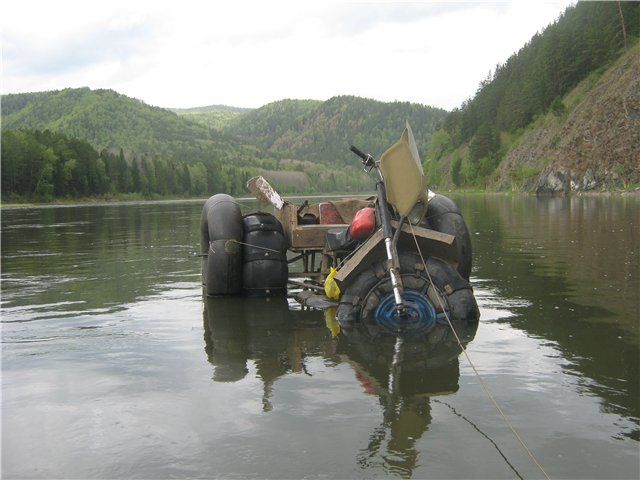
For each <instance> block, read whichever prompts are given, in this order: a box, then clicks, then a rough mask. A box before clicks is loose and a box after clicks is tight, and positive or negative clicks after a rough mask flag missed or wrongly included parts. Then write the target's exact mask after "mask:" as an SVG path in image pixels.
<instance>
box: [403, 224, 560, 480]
mask: <svg viewBox="0 0 640 480" xmlns="http://www.w3.org/2000/svg"><path fill="white" fill-rule="evenodd" d="M408 223H409V227H410V228H411V234H412V235H413V241H414V242H415V243H416V248H417V249H418V254H420V259H421V260H422V264H423V265H424V270H425V272H427V277H429V283H431V286H432V287H433V288H434V289H436V286H435V284H434V283H433V280H432V278H431V274H430V273H429V270H428V269H427V262H425V260H424V257H423V256H422V251H421V250H420V245H418V239H417V238H416V234H415V233H414V231H413V225H411V222H408ZM436 290H437V289H436ZM436 297H437V298H438V302H439V303H440V308H442V311H443V312H444V315H445V318H446V319H447V322H448V323H449V327H451V331H452V332H453V335H454V336H455V337H456V341H457V342H458V345H459V346H460V348H461V349H462V353H464V356H465V357H466V358H467V361H468V362H469V365H471V368H472V369H473V372H474V373H475V375H476V377H477V378H478V381H479V382H480V385H482V388H483V390H484V391H485V393H486V394H487V396H488V397H489V400H491V402H492V403H493V405H494V406H495V407H496V410H498V413H500V416H501V417H502V419H503V420H504V422H505V424H506V425H507V426H508V427H509V429H510V430H511V432H512V433H513V435H514V436H515V437H516V438H517V439H518V442H520V445H522V448H524V450H525V451H526V452H527V454H528V455H529V457H530V458H531V460H532V461H533V463H535V464H536V466H537V467H538V468H539V469H540V471H541V472H542V474H543V475H544V478H546V479H547V480H551V478H550V477H549V475H547V472H545V470H544V468H543V467H542V465H541V464H540V462H539V461H538V460H537V459H536V457H535V455H534V454H533V452H532V451H531V450H530V449H529V447H527V444H526V443H525V442H524V440H523V439H522V437H521V436H520V435H519V434H518V432H517V431H516V429H515V427H514V426H513V425H512V424H511V422H510V421H509V419H508V418H507V416H506V415H505V413H504V412H503V411H502V409H501V408H500V405H498V402H496V400H495V398H494V397H493V395H492V394H491V391H490V390H489V387H488V386H487V384H486V383H485V381H484V380H483V379H482V377H481V376H480V373H479V372H478V370H477V369H476V367H475V365H474V363H473V362H472V361H471V357H469V354H468V353H467V350H466V349H465V348H464V346H463V345H462V342H461V341H460V337H458V332H456V329H455V328H453V323H451V319H450V318H449V314H448V313H447V311H446V309H445V308H444V305H443V303H442V299H441V298H440V295H436Z"/></svg>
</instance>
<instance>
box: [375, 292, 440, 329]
mask: <svg viewBox="0 0 640 480" xmlns="http://www.w3.org/2000/svg"><path fill="white" fill-rule="evenodd" d="M402 300H403V301H404V304H405V306H406V307H407V314H408V316H407V317H406V318H399V317H398V315H397V314H396V302H395V299H394V297H393V293H389V294H388V295H387V296H385V297H384V298H383V299H382V301H381V302H380V304H379V305H378V308H376V312H375V320H376V322H377V323H378V325H380V326H382V327H385V328H388V329H390V330H392V331H394V332H397V331H400V330H402V331H405V332H412V331H413V332H415V331H424V330H426V329H428V328H431V327H432V326H433V325H435V323H436V317H437V315H436V309H435V307H434V306H433V303H431V301H430V300H429V298H428V297H427V296H426V295H424V294H422V293H420V292H417V291H415V290H405V291H404V293H403V294H402Z"/></svg>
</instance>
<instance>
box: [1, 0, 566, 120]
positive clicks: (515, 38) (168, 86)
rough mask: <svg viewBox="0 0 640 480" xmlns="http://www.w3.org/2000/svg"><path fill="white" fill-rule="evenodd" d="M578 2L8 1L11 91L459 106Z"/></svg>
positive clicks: (6, 64) (248, 103) (4, 15)
mask: <svg viewBox="0 0 640 480" xmlns="http://www.w3.org/2000/svg"><path fill="white" fill-rule="evenodd" d="M571 3H573V2H571V1H568V0H553V1H544V0H542V1H520V2H518V1H510V2H464V3H462V2H460V3H458V2H402V3H399V2H382V1H376V2H370V1H364V2H336V1H313V2H311V1H304V0H297V1H294V2H278V1H274V0H263V1H255V2H242V1H238V0H224V1H208V2H205V1H202V2H193V1H186V0H183V1H178V0H172V1H170V2H168V1H163V0H153V1H147V0H144V1H135V0H127V1H120V0H108V1H101V2H92V1H90V0H83V1H80V2H71V1H60V0H58V1H41V2H35V1H28V0H20V1H5V2H3V5H2V7H1V20H0V22H2V55H3V57H2V93H17V92H29V91H41V90H55V89H61V88H65V87H82V86H88V87H91V88H111V89H114V90H116V91H118V92H120V93H123V94H125V95H129V96H131V97H135V98H138V99H141V100H143V101H145V102H147V103H150V104H152V105H157V106H161V107H193V106H203V105H212V104H225V105H233V106H239V107H258V106H260V105H264V104H265V103H268V102H271V101H274V100H279V99H282V98H314V99H318V100H326V99H327V98H330V97H332V96H334V95H358V96H362V97H370V98H375V99H378V100H383V101H393V100H402V101H405V100H406V101H411V102H418V103H423V104H426V105H433V106H437V107H442V108H446V109H452V108H454V107H458V106H460V104H461V103H462V102H463V101H464V100H465V99H466V98H469V97H470V96H472V95H473V94H474V93H475V91H476V88H477V86H478V84H479V82H480V81H481V80H482V79H484V78H485V77H486V76H487V74H488V73H489V71H490V70H492V69H493V68H495V65H496V64H497V63H502V62H504V61H505V60H506V59H507V58H508V57H509V56H510V55H511V54H512V53H514V52H516V51H517V50H518V49H519V48H520V47H522V46H523V45H524V44H525V43H526V42H527V41H528V40H529V39H530V38H531V36H533V35H534V34H535V33H536V32H537V31H541V30H542V29H544V27H545V26H546V25H548V24H549V23H551V22H553V21H554V20H555V19H557V18H558V16H559V15H560V14H561V13H562V12H563V11H564V9H565V8H566V7H567V6H568V5H570V4H571Z"/></svg>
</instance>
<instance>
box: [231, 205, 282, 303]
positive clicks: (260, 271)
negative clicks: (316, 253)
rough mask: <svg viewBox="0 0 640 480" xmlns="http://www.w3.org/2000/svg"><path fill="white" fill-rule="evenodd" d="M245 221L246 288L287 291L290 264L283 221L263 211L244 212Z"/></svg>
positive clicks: (258, 293)
mask: <svg viewBox="0 0 640 480" xmlns="http://www.w3.org/2000/svg"><path fill="white" fill-rule="evenodd" d="M243 224H244V239H243V243H244V245H243V247H242V251H243V254H242V256H243V268H242V284H243V289H244V292H245V293H246V294H247V295H252V296H277V295H286V293H287V280H288V278H289V268H288V264H287V241H286V239H285V237H284V231H283V229H282V224H281V223H280V221H279V220H278V219H277V218H276V217H274V216H273V215H271V214H269V213H263V212H255V213H251V214H249V215H245V216H244V218H243Z"/></svg>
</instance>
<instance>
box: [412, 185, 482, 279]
mask: <svg viewBox="0 0 640 480" xmlns="http://www.w3.org/2000/svg"><path fill="white" fill-rule="evenodd" d="M423 225H424V226H426V227H427V228H430V229H432V230H436V231H438V232H441V233H447V234H449V235H453V236H454V237H456V246H457V250H458V259H459V263H458V273H460V275H461V276H462V278H464V279H465V280H469V276H470V275H471V261H472V255H473V253H472V249H471V235H469V229H468V228H467V225H466V223H465V222H464V218H462V212H461V211H460V209H459V208H458V206H457V205H456V204H455V202H454V201H453V200H451V199H450V198H449V197H446V196H444V195H440V194H437V195H436V196H435V197H434V198H432V199H431V200H429V204H428V207H427V216H426V217H425V218H424V220H423Z"/></svg>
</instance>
